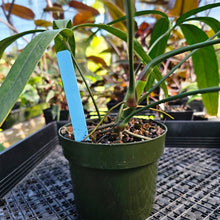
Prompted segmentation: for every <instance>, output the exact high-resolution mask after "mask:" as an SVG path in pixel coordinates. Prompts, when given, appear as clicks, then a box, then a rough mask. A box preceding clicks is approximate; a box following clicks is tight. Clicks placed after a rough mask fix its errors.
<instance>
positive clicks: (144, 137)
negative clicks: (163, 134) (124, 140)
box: [124, 130, 152, 140]
mask: <svg viewBox="0 0 220 220" xmlns="http://www.w3.org/2000/svg"><path fill="white" fill-rule="evenodd" d="M124 132H125V133H127V134H129V135H131V136H133V137H137V138H141V139H144V140H151V139H152V138H150V137H146V136H143V135H140V134H134V133H132V132H130V131H128V130H124Z"/></svg>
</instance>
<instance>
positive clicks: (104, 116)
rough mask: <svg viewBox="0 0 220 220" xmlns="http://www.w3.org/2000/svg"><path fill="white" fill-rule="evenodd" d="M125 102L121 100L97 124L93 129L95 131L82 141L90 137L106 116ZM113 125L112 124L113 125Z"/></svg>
mask: <svg viewBox="0 0 220 220" xmlns="http://www.w3.org/2000/svg"><path fill="white" fill-rule="evenodd" d="M123 103H124V102H123V101H122V102H119V103H118V104H116V105H115V106H113V107H112V108H111V109H110V110H109V111H108V112H107V113H106V114H105V115H104V117H103V118H102V119H101V120H100V122H99V123H98V124H97V126H96V127H95V128H94V129H93V131H92V132H91V133H89V134H88V135H87V136H86V137H85V138H84V139H83V140H82V141H85V140H86V139H87V138H88V137H90V136H91V135H92V134H93V133H94V132H95V131H96V130H97V129H98V127H99V126H100V125H101V124H102V123H103V121H104V120H105V118H106V117H107V116H108V114H109V113H110V112H111V111H112V110H114V109H115V108H117V107H118V106H119V105H121V104H123ZM111 126H112V125H111Z"/></svg>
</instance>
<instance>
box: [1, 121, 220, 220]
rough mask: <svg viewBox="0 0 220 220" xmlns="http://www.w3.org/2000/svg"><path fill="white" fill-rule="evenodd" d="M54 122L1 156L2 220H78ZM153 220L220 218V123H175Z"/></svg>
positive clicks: (171, 125) (162, 163)
mask: <svg viewBox="0 0 220 220" xmlns="http://www.w3.org/2000/svg"><path fill="white" fill-rule="evenodd" d="M65 123H66V122H59V123H56V122H53V123H50V124H48V125H47V126H46V127H45V128H43V129H41V130H40V131H38V132H37V133H35V134H33V135H31V136H30V137H28V138H26V139H24V140H23V141H21V142H19V143H17V144H16V145H14V146H12V147H11V148H9V149H8V150H6V151H4V152H1V153H0V197H1V200H0V219H16V220H17V219H46V220H47V219H75V220H76V219H78V215H77V212H76V209H75V204H74V195H73V193H72V188H71V179H70V174H69V170H68V162H67V160H66V159H65V158H64V157H63V154H62V149H61V146H60V145H59V141H58V136H57V129H58V128H59V127H60V126H61V125H63V124H65ZM166 124H167V126H168V129H169V132H168V134H167V138H166V148H165V152H164V155H163V156H162V158H161V159H160V161H159V170H158V182H157V194H156V201H155V205H154V211H153V213H152V216H151V217H150V218H149V219H188V220H191V219H216V220H217V219H218V217H219V207H220V203H219V201H220V195H219V180H220V178H219V176H220V175H219V170H220V169H219V168H220V164H219V153H220V122H212V121H211V122H209V121H205V122H204V121H201V122H200V121H195V122H194V121H193V122H185V121H175V122H174V121H169V122H167V123H166Z"/></svg>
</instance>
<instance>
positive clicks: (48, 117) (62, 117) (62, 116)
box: [43, 108, 69, 124]
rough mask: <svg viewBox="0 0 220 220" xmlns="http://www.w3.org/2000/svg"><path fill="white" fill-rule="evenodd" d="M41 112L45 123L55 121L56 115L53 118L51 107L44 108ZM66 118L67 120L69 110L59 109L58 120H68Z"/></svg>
mask: <svg viewBox="0 0 220 220" xmlns="http://www.w3.org/2000/svg"><path fill="white" fill-rule="evenodd" d="M43 113H44V118H45V122H46V124H49V123H50V122H52V121H57V116H56V117H55V118H54V117H53V114H52V109H51V108H47V109H44V110H43ZM68 120H69V110H61V111H60V121H68Z"/></svg>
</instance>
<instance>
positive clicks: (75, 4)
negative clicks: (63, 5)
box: [69, 1, 99, 15]
mask: <svg viewBox="0 0 220 220" xmlns="http://www.w3.org/2000/svg"><path fill="white" fill-rule="evenodd" d="M69 6H70V7H73V8H75V9H77V10H78V11H90V12H91V13H92V14H93V15H98V14H99V11H98V10H96V9H95V8H93V7H90V6H88V5H86V4H83V3H82V2H78V1H71V2H69Z"/></svg>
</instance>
